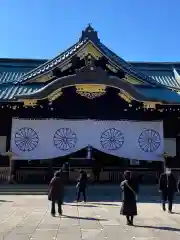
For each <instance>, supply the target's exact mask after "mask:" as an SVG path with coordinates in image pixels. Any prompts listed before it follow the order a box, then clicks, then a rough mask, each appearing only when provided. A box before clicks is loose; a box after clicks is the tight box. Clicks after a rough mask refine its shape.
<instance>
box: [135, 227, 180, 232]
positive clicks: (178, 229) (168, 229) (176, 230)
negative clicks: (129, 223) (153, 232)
mask: <svg viewBox="0 0 180 240" xmlns="http://www.w3.org/2000/svg"><path fill="white" fill-rule="evenodd" d="M134 227H138V228H149V229H159V230H163V231H172V232H180V228H173V227H158V226H146V225H134Z"/></svg>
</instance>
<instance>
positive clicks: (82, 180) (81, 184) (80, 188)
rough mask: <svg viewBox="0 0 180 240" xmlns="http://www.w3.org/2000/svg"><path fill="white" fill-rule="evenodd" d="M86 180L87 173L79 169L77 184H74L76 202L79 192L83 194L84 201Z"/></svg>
mask: <svg viewBox="0 0 180 240" xmlns="http://www.w3.org/2000/svg"><path fill="white" fill-rule="evenodd" d="M87 181H88V177H87V173H86V172H85V171H83V170H81V171H80V176H79V178H78V181H77V185H76V188H77V202H78V201H79V199H80V195H81V193H82V194H83V197H84V202H86V188H87Z"/></svg>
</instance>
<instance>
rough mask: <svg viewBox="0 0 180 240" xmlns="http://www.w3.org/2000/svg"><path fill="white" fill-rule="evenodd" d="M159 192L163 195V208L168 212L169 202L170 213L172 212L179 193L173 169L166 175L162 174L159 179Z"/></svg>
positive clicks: (168, 170) (167, 171)
mask: <svg viewBox="0 0 180 240" xmlns="http://www.w3.org/2000/svg"><path fill="white" fill-rule="evenodd" d="M159 191H160V192H161V193H162V208H163V210H164V211H166V201H168V204H169V206H168V210H169V213H171V212H172V203H173V199H174V195H175V192H177V183H176V179H175V177H174V175H173V174H172V172H171V169H169V168H167V169H166V172H165V173H162V174H161V176H160V179H159Z"/></svg>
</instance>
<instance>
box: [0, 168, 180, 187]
mask: <svg viewBox="0 0 180 240" xmlns="http://www.w3.org/2000/svg"><path fill="white" fill-rule="evenodd" d="M84 170H85V171H86V172H87V174H88V175H89V179H90V181H93V174H92V170H91V169H84ZM130 170H132V172H133V174H134V176H135V178H137V179H138V181H139V183H141V184H157V183H158V180H159V176H160V174H161V171H157V170H150V169H130ZM0 174H1V172H0ZM123 174H124V170H121V169H116V170H115V169H112V170H111V169H104V170H103V171H101V173H100V181H102V182H110V183H120V182H121V181H122V180H123ZM173 174H174V175H175V177H176V179H177V180H178V179H179V178H180V169H174V170H173ZM1 175H2V176H5V175H6V174H5V173H4V174H1ZM78 176H79V169H71V171H69V182H75V181H76V180H77V178H78ZM0 178H2V179H3V177H0ZM15 179H16V181H17V182H18V183H48V181H49V179H48V176H47V171H45V170H44V169H32V170H28V169H22V170H18V171H16V176H15Z"/></svg>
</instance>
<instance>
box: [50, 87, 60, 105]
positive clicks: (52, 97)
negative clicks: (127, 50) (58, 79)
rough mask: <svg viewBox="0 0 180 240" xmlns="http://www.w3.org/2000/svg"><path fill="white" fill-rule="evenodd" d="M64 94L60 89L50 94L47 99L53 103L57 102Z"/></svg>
mask: <svg viewBox="0 0 180 240" xmlns="http://www.w3.org/2000/svg"><path fill="white" fill-rule="evenodd" d="M62 94H63V93H62V90H61V88H59V89H57V90H56V91H54V92H52V93H51V94H49V95H48V97H47V98H48V100H49V101H51V102H52V101H54V100H56V99H57V98H58V97H60V96H61V95H62Z"/></svg>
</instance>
